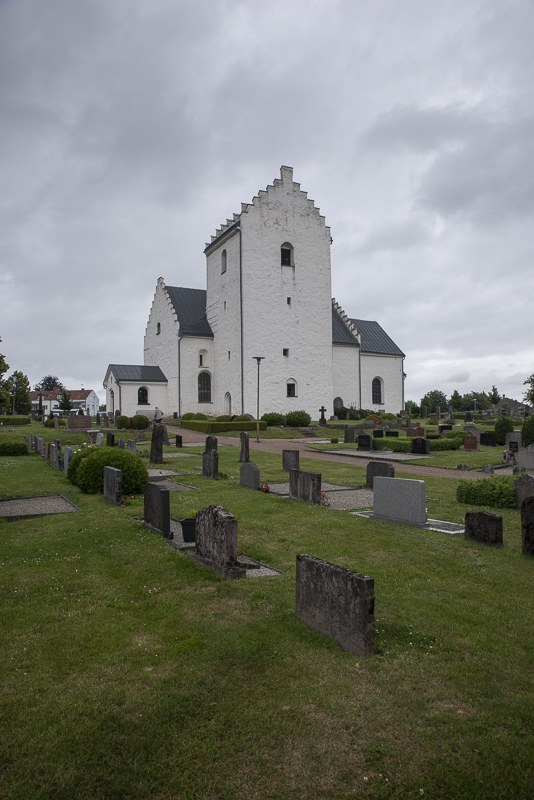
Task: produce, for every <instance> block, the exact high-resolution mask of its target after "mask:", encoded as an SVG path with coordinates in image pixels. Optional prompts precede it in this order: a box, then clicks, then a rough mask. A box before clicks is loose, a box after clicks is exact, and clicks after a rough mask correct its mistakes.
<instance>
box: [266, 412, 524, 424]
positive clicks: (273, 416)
mask: <svg viewBox="0 0 534 800" xmlns="http://www.w3.org/2000/svg"><path fill="white" fill-rule="evenodd" d="M533 419H534V417H533ZM262 420H263V422H265V423H267V425H268V426H270V425H285V424H286V415H285V414H278V412H277V411H271V412H269V413H268V414H264V415H263V416H262Z"/></svg>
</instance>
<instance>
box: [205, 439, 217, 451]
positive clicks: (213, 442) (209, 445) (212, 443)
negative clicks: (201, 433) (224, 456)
mask: <svg viewBox="0 0 534 800" xmlns="http://www.w3.org/2000/svg"><path fill="white" fill-rule="evenodd" d="M210 450H217V437H216V436H206V452H209V451H210Z"/></svg>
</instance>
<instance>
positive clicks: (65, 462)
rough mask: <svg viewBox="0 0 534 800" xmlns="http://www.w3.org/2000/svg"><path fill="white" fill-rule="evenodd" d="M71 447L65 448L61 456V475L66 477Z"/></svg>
mask: <svg viewBox="0 0 534 800" xmlns="http://www.w3.org/2000/svg"><path fill="white" fill-rule="evenodd" d="M73 452H74V451H73V449H72V447H66V448H65V452H64V454H63V474H64V475H65V477H67V473H68V471H69V464H70V460H71V458H72V454H73Z"/></svg>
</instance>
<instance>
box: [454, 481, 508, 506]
mask: <svg viewBox="0 0 534 800" xmlns="http://www.w3.org/2000/svg"><path fill="white" fill-rule="evenodd" d="M456 499H457V500H458V502H459V503H468V504H469V505H472V506H489V507H490V508H515V507H516V499H515V492H514V479H513V478H512V477H508V476H507V475H502V476H500V477H497V478H481V479H480V480H479V481H460V483H459V484H458V488H457V489H456Z"/></svg>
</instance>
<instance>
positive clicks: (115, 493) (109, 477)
mask: <svg viewBox="0 0 534 800" xmlns="http://www.w3.org/2000/svg"><path fill="white" fill-rule="evenodd" d="M121 497H122V472H121V471H120V469H115V467H104V500H107V501H108V503H113V504H114V505H119V506H120V504H121Z"/></svg>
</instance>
